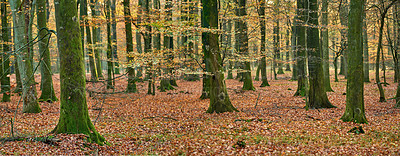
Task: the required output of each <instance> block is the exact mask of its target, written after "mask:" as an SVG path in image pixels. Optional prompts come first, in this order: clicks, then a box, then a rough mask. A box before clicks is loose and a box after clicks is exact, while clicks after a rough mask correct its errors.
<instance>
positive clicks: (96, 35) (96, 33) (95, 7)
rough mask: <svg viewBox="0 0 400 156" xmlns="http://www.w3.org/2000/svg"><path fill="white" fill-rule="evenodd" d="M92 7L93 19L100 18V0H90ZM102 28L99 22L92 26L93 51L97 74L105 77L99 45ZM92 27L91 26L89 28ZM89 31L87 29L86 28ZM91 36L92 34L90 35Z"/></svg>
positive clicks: (101, 77) (99, 76) (102, 77)
mask: <svg viewBox="0 0 400 156" xmlns="http://www.w3.org/2000/svg"><path fill="white" fill-rule="evenodd" d="M89 6H90V9H91V10H92V19H96V18H98V16H100V4H99V2H98V0H90V5H89ZM100 28H101V27H99V25H98V24H94V25H93V26H92V30H93V33H92V41H93V45H92V47H93V51H94V58H95V62H96V71H97V76H98V78H100V79H104V76H103V68H102V64H101V56H100V55H101V53H100V52H101V50H100V47H99V45H98V44H99V42H101V41H100V38H101V37H100V35H101V34H100V31H101V30H100ZM89 29H90V28H89ZM86 31H87V29H86ZM89 37H90V36H89Z"/></svg>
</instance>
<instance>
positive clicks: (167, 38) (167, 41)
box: [160, 0, 175, 92]
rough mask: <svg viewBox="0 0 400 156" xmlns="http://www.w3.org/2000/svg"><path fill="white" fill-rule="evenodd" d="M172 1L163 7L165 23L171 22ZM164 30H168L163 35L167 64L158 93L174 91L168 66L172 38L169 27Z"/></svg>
mask: <svg viewBox="0 0 400 156" xmlns="http://www.w3.org/2000/svg"><path fill="white" fill-rule="evenodd" d="M172 4H173V3H172V0H168V1H166V5H165V10H166V15H165V16H166V17H165V18H166V20H167V21H172V9H173V6H172ZM166 29H167V30H168V32H167V33H164V48H165V50H166V51H167V54H166V58H165V59H166V60H167V61H166V62H167V66H168V67H167V68H166V69H165V70H164V76H163V78H162V79H161V82H160V92H165V91H167V90H173V89H175V88H174V87H173V86H172V84H171V81H170V80H171V77H172V72H171V71H172V69H170V66H172V61H171V60H172V59H173V56H172V52H173V50H174V38H173V32H171V31H172V30H171V28H170V26H167V27H166Z"/></svg>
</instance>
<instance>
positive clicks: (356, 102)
mask: <svg viewBox="0 0 400 156" xmlns="http://www.w3.org/2000/svg"><path fill="white" fill-rule="evenodd" d="M363 4H364V1H363V0H350V13H349V36H348V37H349V44H348V45H349V48H348V58H349V60H348V61H347V63H348V67H349V68H348V75H347V88H346V92H347V95H346V110H345V112H344V114H343V116H342V118H341V119H342V120H343V121H345V122H348V121H353V122H356V123H367V119H366V117H365V109H364V83H363V79H364V77H363V74H364V73H363V57H362V56H363V41H362V39H363V36H362V32H363V28H362V25H363Z"/></svg>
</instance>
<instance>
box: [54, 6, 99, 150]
mask: <svg viewBox="0 0 400 156" xmlns="http://www.w3.org/2000/svg"><path fill="white" fill-rule="evenodd" d="M54 5H55V10H56V27H57V43H58V51H59V52H60V62H61V71H60V86H61V88H60V90H61V96H60V101H61V103H60V117H59V120H58V124H57V126H56V127H55V128H54V130H53V131H52V133H56V134H58V133H67V134H79V133H83V134H86V135H88V136H89V141H91V142H96V143H98V144H100V145H102V144H103V142H104V141H105V140H104V138H103V137H102V136H101V135H100V134H99V133H98V132H97V131H96V129H95V127H94V125H93V124H92V121H91V120H90V118H89V113H88V107H87V103H86V91H85V90H86V83H85V68H84V61H83V55H82V50H81V48H82V44H81V36H80V30H79V22H78V20H76V17H78V10H77V7H76V1H75V0H55V2H54ZM74 17H75V18H74Z"/></svg>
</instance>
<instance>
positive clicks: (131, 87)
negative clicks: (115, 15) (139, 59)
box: [122, 0, 137, 93]
mask: <svg viewBox="0 0 400 156" xmlns="http://www.w3.org/2000/svg"><path fill="white" fill-rule="evenodd" d="M122 3H123V5H124V17H125V35H126V36H125V37H126V53H127V55H126V56H127V60H128V63H129V64H128V67H127V69H126V70H127V73H128V86H127V88H126V92H128V93H136V92H137V89H136V79H135V68H134V67H133V61H134V60H135V58H134V56H133V54H132V53H133V39H132V24H131V23H132V18H131V9H130V7H129V6H130V5H129V4H130V2H129V0H124V1H123V2H122Z"/></svg>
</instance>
